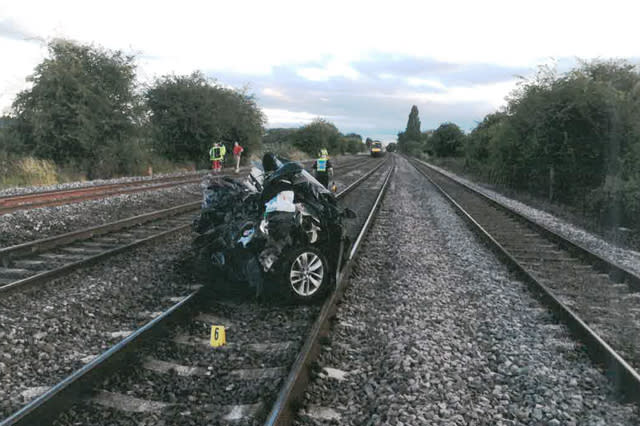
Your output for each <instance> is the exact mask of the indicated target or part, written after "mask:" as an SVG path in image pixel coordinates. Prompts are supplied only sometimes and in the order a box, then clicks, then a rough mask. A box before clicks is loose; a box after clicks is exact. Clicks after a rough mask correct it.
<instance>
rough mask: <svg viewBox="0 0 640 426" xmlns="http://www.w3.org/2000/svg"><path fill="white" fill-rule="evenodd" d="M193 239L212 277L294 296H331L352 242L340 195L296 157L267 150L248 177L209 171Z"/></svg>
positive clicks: (200, 267) (200, 268)
mask: <svg viewBox="0 0 640 426" xmlns="http://www.w3.org/2000/svg"><path fill="white" fill-rule="evenodd" d="M202 186H203V203H202V210H201V213H200V216H199V217H198V219H196V220H195V221H194V231H196V232H197V233H198V234H199V235H198V236H197V237H196V239H195V240H194V242H193V249H194V254H195V259H196V266H197V270H198V272H199V273H200V274H202V275H203V278H204V279H206V280H207V281H209V282H218V283H220V282H221V280H224V282H225V283H229V284H232V285H240V284H241V283H246V284H248V285H249V286H251V287H253V288H255V290H256V294H257V295H260V294H261V293H262V292H263V289H264V286H265V285H274V286H279V288H278V290H281V291H283V292H284V294H285V295H286V296H288V297H290V298H292V299H294V300H298V301H311V300H314V299H317V298H319V297H321V296H322V295H324V294H326V292H327V290H328V288H329V287H330V286H331V285H332V284H333V283H334V282H335V272H336V271H337V270H338V269H339V267H341V266H342V263H343V257H344V256H343V254H344V253H345V252H346V251H347V249H348V248H349V245H350V242H349V238H348V237H347V235H346V232H345V228H344V226H343V223H342V221H343V218H345V217H346V218H353V217H355V213H353V212H352V211H351V210H349V209H345V210H341V209H339V208H338V205H337V201H336V197H335V196H334V195H333V194H332V193H331V192H330V191H328V190H327V189H326V188H325V187H324V186H322V185H321V184H320V183H319V182H318V181H317V180H316V179H315V178H314V177H313V176H312V175H311V174H310V173H309V172H307V171H306V170H304V168H303V167H302V165H301V164H300V163H297V162H286V160H283V159H280V158H278V157H276V156H275V155H273V154H265V156H264V158H263V160H262V165H261V167H260V166H259V165H255V167H253V169H252V171H251V173H250V174H249V176H248V177H247V178H246V179H243V180H238V179H231V178H228V177H214V176H211V175H208V176H206V177H205V178H204V179H203V182H202Z"/></svg>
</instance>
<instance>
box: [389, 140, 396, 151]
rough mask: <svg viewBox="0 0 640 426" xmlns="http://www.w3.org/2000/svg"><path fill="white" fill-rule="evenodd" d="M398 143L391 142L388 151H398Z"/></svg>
mask: <svg viewBox="0 0 640 426" xmlns="http://www.w3.org/2000/svg"><path fill="white" fill-rule="evenodd" d="M396 149H397V144H396V143H395V142H391V143H389V144H387V152H396Z"/></svg>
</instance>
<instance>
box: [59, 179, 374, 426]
mask: <svg viewBox="0 0 640 426" xmlns="http://www.w3.org/2000/svg"><path fill="white" fill-rule="evenodd" d="M363 172H364V171H363V170H354V171H351V172H349V173H345V174H340V175H339V176H336V178H337V179H339V184H340V185H347V184H349V183H350V182H353V181H354V180H355V179H357V177H359V176H361V175H362V173H363ZM374 179H375V178H374ZM367 194H368V197H367ZM373 195H375V192H374V191H373V190H371V189H369V190H366V191H363V192H352V193H350V194H349V195H348V196H347V197H346V198H345V199H344V200H343V201H342V202H341V205H349V206H350V207H351V208H353V209H355V210H357V211H364V210H366V208H367V206H368V205H370V204H371V203H372V201H373ZM363 220H364V217H360V218H358V219H356V220H355V221H354V222H356V223H361V222H362V221H363ZM272 291H277V290H275V289H272ZM238 293H239V294H236V292H235V291H233V292H231V294H232V295H225V294H221V293H217V294H216V299H215V302H216V303H213V304H212V305H211V306H209V307H208V308H205V311H206V312H208V313H209V314H214V315H215V316H216V317H219V318H221V319H223V321H224V322H225V323H226V324H227V326H228V327H227V328H228V334H227V339H228V341H229V342H230V343H233V344H234V345H235V349H234V348H231V349H229V348H228V350H225V351H210V350H202V349H198V348H195V347H183V346H182V345H178V344H176V343H173V342H170V341H167V340H160V341H156V342H154V343H153V345H152V346H153V347H152V348H149V353H150V354H151V356H152V357H154V358H156V359H159V360H165V361H166V360H173V361H175V362H179V363H180V364H183V365H189V366H199V367H202V368H205V369H207V370H208V371H211V372H215V373H212V374H211V375H206V376H205V377H196V376H194V377H177V376H175V375H172V374H169V375H164V374H158V373H154V372H150V371H146V370H143V369H137V370H136V371H134V372H132V373H127V374H118V375H115V376H114V377H112V378H110V379H109V380H108V381H107V383H105V384H104V388H105V389H106V390H108V391H111V392H120V393H124V394H127V395H129V396H133V397H136V398H142V399H147V400H152V401H161V402H164V403H170V404H175V405H174V406H172V407H169V408H167V409H165V410H157V411H154V412H151V413H125V412H122V411H119V410H117V409H107V408H104V407H97V406H95V405H93V404H90V403H89V404H80V405H77V406H75V407H74V409H72V410H70V411H69V412H67V413H65V414H63V415H62V416H60V418H58V420H57V421H56V424H59V425H78V424H83V425H84V424H86V425H89V424H91V425H94V424H95V425H98V424H100V425H116V424H117V425H155V424H162V422H164V424H172V425H173V424H175V425H200V424H212V425H213V424H227V422H225V421H223V420H221V417H222V415H223V412H222V411H219V410H220V406H219V405H232V404H251V403H255V402H257V401H262V402H263V403H264V404H265V406H268V405H269V404H270V403H271V402H272V401H273V400H274V399H275V396H276V394H277V392H278V391H279V386H280V384H281V377H279V378H270V379H255V380H237V379H234V378H233V370H237V369H247V368H273V367H282V368H284V373H282V377H284V375H286V370H287V369H288V367H289V366H290V365H291V363H292V362H293V360H294V359H295V356H296V354H297V348H296V349H293V350H292V351H286V352H273V353H263V354H256V353H252V352H251V351H248V350H246V345H248V344H251V343H261V342H280V341H292V342H297V343H298V344H299V345H301V344H302V342H303V341H304V337H305V334H306V332H307V329H308V328H309V327H310V326H311V324H312V322H313V320H314V318H315V316H316V315H317V312H318V310H319V309H320V305H319V304H318V305H312V306H297V305H293V306H291V305H288V304H285V305H282V303H281V296H280V295H279V294H278V293H277V292H276V293H272V292H270V296H269V297H267V299H266V300H265V301H263V302H260V303H256V302H255V301H254V300H253V298H252V294H253V292H252V291H240V292H238ZM209 327H210V324H208V323H203V322H202V321H201V320H200V321H198V320H196V321H195V322H193V323H191V324H190V325H187V326H182V327H181V329H179V330H176V331H175V333H174V335H175V334H178V335H181V334H187V335H191V336H197V337H200V338H202V339H207V338H208V333H209ZM144 353H145V354H148V353H147V352H146V351H145V352H144ZM210 376H215V380H212V377H210ZM261 420H262V419H253V420H249V421H247V422H245V423H243V422H240V424H262V421H261Z"/></svg>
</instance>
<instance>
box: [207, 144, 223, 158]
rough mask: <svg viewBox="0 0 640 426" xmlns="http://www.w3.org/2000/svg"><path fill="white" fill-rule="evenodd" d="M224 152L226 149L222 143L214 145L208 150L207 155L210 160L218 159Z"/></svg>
mask: <svg viewBox="0 0 640 426" xmlns="http://www.w3.org/2000/svg"><path fill="white" fill-rule="evenodd" d="M226 153H227V149H226V148H225V147H224V145H220V146H214V147H211V149H210V150H209V157H210V158H211V161H220V160H222V159H223V158H224V156H225V154H226Z"/></svg>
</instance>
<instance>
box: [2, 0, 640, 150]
mask: <svg viewBox="0 0 640 426" xmlns="http://www.w3.org/2000/svg"><path fill="white" fill-rule="evenodd" d="M636 4H638V2H636V1H626V2H622V1H612V0H609V1H606V2H605V1H598V2H590V1H586V0H582V1H559V0H553V1H546V0H536V1H517V0H510V1H488V0H485V1H469V2H460V1H453V0H441V1H438V2H429V1H416V2H405V1H399V0H394V1H388V0H386V1H381V2H377V1H374V0H367V1H348V0H341V1H331V0H325V1H321V2H313V1H300V0H296V1H276V0H261V1H256V2H244V1H239V0H233V1H226V2H219V1H188V0H183V1H180V2H176V1H171V2H168V1H167V2H163V1H158V0H156V1H139V0H134V1H131V0H129V1H119V0H111V1H102V2H93V1H87V0H84V1H64V0H56V1H44V0H43V1H29V0H19V1H17V0H16V1H9V0H0V53H1V56H0V57H1V58H2V63H1V65H0V112H4V113H6V112H8V110H9V107H10V104H11V102H12V101H13V98H14V96H15V94H16V93H17V92H18V91H20V90H22V89H24V88H25V87H26V82H25V77H27V76H28V75H29V74H31V73H32V71H33V68H34V66H35V65H37V64H38V63H39V62H40V61H42V59H43V58H44V57H45V55H46V53H47V51H46V42H47V41H49V40H51V39H52V38H56V37H64V38H69V39H73V40H76V41H79V42H83V43H95V44H98V45H101V46H103V47H106V48H109V49H120V50H123V51H125V52H127V53H133V54H136V55H137V58H138V59H137V61H138V77H139V79H140V80H141V81H142V82H145V81H150V80H152V79H153V78H154V77H156V76H160V75H163V74H168V73H176V74H186V73H191V72H192V71H194V70H202V71H203V72H204V73H205V74H206V75H207V76H209V77H212V78H215V79H217V80H218V81H219V82H220V83H222V84H225V85H231V86H234V87H242V86H245V85H248V86H249V89H250V91H251V92H252V93H254V94H255V95H256V97H257V99H258V104H259V105H260V106H261V107H262V108H263V110H264V111H265V113H266V114H267V117H268V119H269V123H268V126H269V127H291V126H298V125H301V124H304V123H307V122H309V121H310V120H312V119H313V118H314V117H318V116H320V117H324V118H327V119H329V120H330V121H332V122H334V123H335V124H336V125H337V126H338V128H339V129H340V130H341V131H342V132H344V133H347V132H357V133H360V134H362V135H363V136H364V137H366V136H371V137H373V138H380V139H383V140H385V141H391V140H394V139H395V135H396V134H397V132H398V131H400V130H403V129H404V127H405V126H406V122H407V117H408V114H409V110H410V108H411V105H413V104H415V105H417V106H418V109H419V110H420V119H421V121H422V129H423V130H426V129H429V128H435V127H437V126H438V125H439V124H440V123H441V122H443V121H453V122H456V123H458V124H459V125H460V126H462V127H463V128H464V129H465V130H469V129H471V128H473V127H474V126H475V123H476V122H477V121H480V120H482V118H483V117H484V115H485V114H487V113H489V112H492V111H494V110H496V109H497V108H499V107H500V106H501V105H504V103H505V101H504V97H505V96H506V95H508V94H509V92H510V91H511V90H513V88H514V87H515V84H516V81H517V80H518V77H517V76H520V75H524V76H530V75H532V74H533V73H534V72H535V70H536V68H537V66H538V65H540V64H549V63H557V66H558V68H559V69H560V70H566V69H568V68H569V67H570V66H571V65H572V64H573V63H575V59H576V57H579V58H583V59H590V58H597V57H600V58H612V57H614V58H632V60H633V61H636V62H637V60H636V59H633V58H638V57H640V43H639V42H638V40H639V39H640V37H639V36H640V25H638V16H639V14H638V12H639V7H638V6H636Z"/></svg>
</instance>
